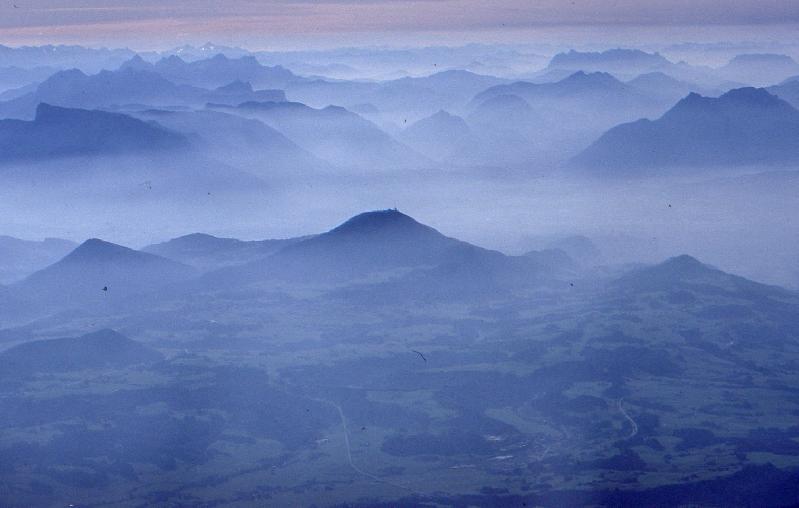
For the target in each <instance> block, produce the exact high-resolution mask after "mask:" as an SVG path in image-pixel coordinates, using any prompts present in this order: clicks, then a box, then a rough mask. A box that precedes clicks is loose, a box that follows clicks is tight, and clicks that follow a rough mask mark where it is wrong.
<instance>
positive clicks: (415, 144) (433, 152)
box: [399, 110, 472, 160]
mask: <svg viewBox="0 0 799 508" xmlns="http://www.w3.org/2000/svg"><path fill="white" fill-rule="evenodd" d="M471 135H472V131H471V129H470V128H469V125H468V124H467V123H466V121H465V120H464V119H463V118H461V117H459V116H457V115H452V114H450V113H448V112H447V111H444V110H441V111H439V112H437V113H435V114H433V115H431V116H429V117H426V118H422V119H421V120H419V121H417V122H414V123H413V124H411V125H410V126H408V127H407V128H406V129H405V130H403V131H402V132H401V133H400V135H399V139H400V141H402V142H404V143H406V144H407V145H408V146H410V147H412V148H413V149H414V150H417V151H418V152H419V153H422V154H424V155H426V156H428V157H430V158H431V159H435V160H447V159H449V158H450V157H453V156H455V155H457V153H458V152H459V151H461V150H463V149H464V145H465V144H466V143H468V140H469V138H470V136H471Z"/></svg>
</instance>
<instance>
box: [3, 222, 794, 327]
mask: <svg viewBox="0 0 799 508" xmlns="http://www.w3.org/2000/svg"><path fill="white" fill-rule="evenodd" d="M553 247H554V248H548V249H544V250H537V251H531V252H528V253H526V254H524V255H521V256H508V255H505V254H502V253H500V252H496V251H492V250H488V249H483V248H481V247H478V246H475V245H472V244H469V243H466V242H463V241H460V240H457V239H454V238H450V237H447V236H445V235H443V234H441V233H440V232H438V231H436V230H435V229H433V228H431V227H429V226H426V225H424V224H421V223H419V222H417V221H416V220H414V219H413V218H411V217H409V216H407V215H405V214H403V213H401V212H399V211H397V210H393V209H392V210H379V211H374V212H366V213H363V214H360V215H357V216H355V217H353V218H351V219H349V220H347V221H346V222H344V223H342V224H341V225H339V226H337V227H335V228H333V229H331V230H329V231H327V232H325V233H322V234H320V235H316V236H312V237H304V238H294V239H288V240H265V241H249V242H246V241H241V240H236V239H233V238H218V237H214V236H211V235H204V234H192V235H187V236H184V237H180V238H176V239H173V240H170V241H168V242H165V243H162V244H156V245H151V246H148V247H145V249H144V250H143V251H135V250H132V249H128V248H125V247H122V246H119V245H115V244H111V243H108V242H104V241H102V240H97V239H93V240H88V241H86V242H84V243H83V244H82V245H80V246H79V247H78V248H76V249H75V250H73V251H72V252H71V253H70V254H69V255H67V256H66V257H64V258H63V259H62V260H60V261H58V262H56V263H54V264H52V265H50V266H48V267H47V268H44V269H42V270H39V271H38V272H36V273H34V274H32V275H30V276H29V277H27V278H25V279H23V280H21V281H20V282H17V283H15V284H13V285H11V286H9V287H5V288H3V287H0V299H1V300H2V301H3V302H5V303H6V305H7V306H10V307H11V308H12V309H13V308H17V309H23V310H24V309H25V308H28V309H30V310H31V311H35V312H34V314H38V315H46V314H47V313H51V312H54V311H58V310H63V309H81V310H82V311H85V312H94V311H102V309H106V310H105V311H103V312H106V311H108V310H110V309H114V308H116V309H122V308H126V307H125V305H128V306H129V307H130V308H134V307H135V308H137V309H138V308H139V307H140V306H145V307H146V306H147V305H149V304H148V301H155V300H158V301H159V302H162V303H163V302H164V301H170V299H180V300H181V301H186V300H185V299H186V298H187V295H198V296H199V295H207V294H212V293H213V292H215V291H237V292H241V291H244V292H247V291H250V292H251V291H256V292H258V291H263V290H266V291H273V292H275V291H278V292H279V291H286V292H291V291H294V290H312V291H322V292H327V293H328V294H329V295H330V296H331V297H332V298H334V299H341V298H343V299H344V300H347V301H349V302H351V303H356V302H361V303H360V304H367V302H368V304H369V305H383V304H385V303H390V302H396V301H399V300H405V301H418V302H432V301H482V300H484V299H486V298H494V297H501V298H506V297H511V296H512V295H513V294H516V293H524V292H529V291H531V290H541V289H545V288H551V289H558V288H559V289H560V290H564V289H566V290H568V288H570V287H573V285H574V284H573V281H575V280H578V279H579V280H585V279H584V278H585V267H589V266H594V265H596V263H597V262H598V256H599V253H598V251H597V250H596V248H595V247H594V246H593V244H592V243H591V242H590V241H588V240H586V239H584V238H575V239H569V240H568V241H562V242H560V243H558V244H553ZM565 251H569V252H571V253H572V255H573V256H574V257H572V256H570V255H569V254H567V253H566V252H565ZM575 259H577V261H575ZM581 266H582V268H581ZM608 273H613V272H608ZM617 273H622V274H623V275H622V276H621V277H619V278H616V279H615V282H612V284H611V286H610V288H611V289H612V292H611V293H609V295H610V296H612V297H613V298H622V297H623V298H627V297H629V295H631V294H641V295H643V294H648V293H651V292H655V293H658V294H660V293H663V294H666V295H667V296H668V295H672V296H669V298H688V299H689V300H690V298H691V296H690V295H688V293H693V294H703V292H705V291H708V288H721V290H723V291H726V292H729V294H731V295H732V294H739V293H740V294H742V295H744V294H745V295H748V296H747V298H749V297H752V298H759V296H758V295H763V294H768V295H779V294H782V293H780V291H783V292H784V291H785V290H781V289H779V288H771V287H769V286H764V285H762V284H757V283H754V282H751V281H748V280H746V279H743V278H741V277H736V276H732V275H729V274H726V273H724V272H721V271H719V270H716V269H712V268H709V267H707V266H705V265H703V264H701V263H700V262H698V261H696V260H695V259H693V258H690V257H688V256H682V257H678V258H674V259H672V260H669V261H667V262H665V263H663V264H661V265H656V266H654V267H643V268H636V269H629V268H626V269H625V268H619V269H617ZM603 277H608V276H607V275H605V276H603ZM591 284H595V283H594V282H592V283H591ZM713 291H716V289H714V290H713ZM248 294H249V293H248ZM251 294H255V293H251ZM614 295H615V296H614ZM689 300H686V301H689ZM9 312H10V311H8V310H7V309H6V310H5V311H4V312H3V313H0V317H2V318H6V319H8V317H9V316H10V314H9ZM21 315H24V313H23V314H21ZM11 317H13V316H11ZM17 317H19V316H17Z"/></svg>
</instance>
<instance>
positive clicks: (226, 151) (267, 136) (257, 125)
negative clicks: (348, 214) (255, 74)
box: [132, 108, 330, 180]
mask: <svg viewBox="0 0 799 508" xmlns="http://www.w3.org/2000/svg"><path fill="white" fill-rule="evenodd" d="M215 109H217V108H212V109H204V110H199V111H171V110H159V109H150V110H146V111H140V112H135V113H132V115H133V116H135V117H136V118H139V119H142V120H146V121H148V122H157V123H158V124H159V125H162V126H164V127H166V128H168V129H170V130H173V131H175V132H180V133H182V134H184V135H185V136H186V137H187V139H188V140H189V142H190V143H191V144H192V147H193V148H194V149H195V150H197V151H199V152H202V153H205V154H207V155H208V156H209V157H212V158H215V159H219V160H224V161H227V162H229V163H234V164H235V165H236V166H237V167H239V168H241V169H243V170H245V171H247V172H249V173H252V174H253V175H256V176H258V177H262V178H266V179H270V180H274V179H276V178H284V177H291V176H298V175H308V174H310V173H313V172H314V171H320V170H321V171H327V170H329V166H330V164H329V163H327V162H325V161H323V160H322V159H320V158H318V157H315V156H314V155H313V154H311V153H310V152H309V151H307V150H305V149H303V148H301V147H300V146H298V145H297V143H295V142H293V141H292V140H290V139H288V138H287V137H286V136H285V135H284V134H282V133H281V132H278V131H277V130H276V129H274V128H272V127H270V126H269V125H267V124H266V123H264V122H262V121H260V120H257V119H253V118H245V117H243V116H242V115H238V114H233V113H232V112H225V111H234V110H230V109H224V111H222V110H219V111H217V110H215ZM219 109H223V108H219Z"/></svg>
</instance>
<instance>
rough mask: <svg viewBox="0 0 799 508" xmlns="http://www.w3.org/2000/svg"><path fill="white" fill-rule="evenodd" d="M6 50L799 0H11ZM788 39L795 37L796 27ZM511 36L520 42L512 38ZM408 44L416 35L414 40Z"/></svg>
mask: <svg viewBox="0 0 799 508" xmlns="http://www.w3.org/2000/svg"><path fill="white" fill-rule="evenodd" d="M2 2H3V3H2V4H0V6H1V7H0V43H5V44H22V43H43V42H87V43H103V42H106V43H109V44H112V43H114V42H122V43H134V44H135V43H136V42H137V41H138V42H140V43H142V44H151V45H152V44H156V43H158V42H163V43H164V44H167V45H168V44H172V43H179V42H181V41H182V40H185V41H195V42H196V41H201V40H206V39H208V40H211V39H213V40H215V41H220V42H225V41H231V42H241V41H242V40H264V41H269V40H277V39H280V38H285V39H292V38H293V39H302V38H314V37H327V38H339V39H341V40H342V41H344V40H347V39H355V38H357V36H359V35H363V34H378V33H379V34H383V35H382V37H383V41H382V42H385V39H388V40H390V39H391V38H392V35H386V34H394V36H395V37H396V38H398V39H402V38H403V36H407V35H408V34H424V33H448V34H474V33H482V32H484V33H493V34H495V35H496V34H502V33H507V34H517V33H525V32H526V31H527V32H529V31H539V32H541V33H546V32H547V31H549V32H552V31H553V30H561V29H564V30H565V29H566V27H568V28H569V29H571V30H575V29H585V30H594V31H599V32H601V31H603V30H605V31H611V30H616V29H623V28H625V27H626V28H630V27H645V29H646V30H649V31H650V32H652V31H655V32H659V33H662V34H665V35H664V36H665V37H668V34H669V32H670V31H673V30H678V29H680V27H691V29H692V30H693V32H694V33H697V34H699V35H701V34H702V33H703V30H704V29H707V30H710V31H713V30H715V31H718V27H720V26H732V25H737V26H739V27H740V26H743V27H751V30H752V33H753V34H755V33H758V34H761V35H763V34H765V35H768V33H769V32H770V31H771V30H770V29H766V28H765V27H770V26H772V25H782V28H783V30H785V27H790V29H794V28H795V27H796V25H797V24H799V0H493V1H481V0H261V1H255V0H226V1H212V0H177V1H175V0H172V1H156V0H135V1H134V0H110V1H100V0H2ZM784 33H790V30H787V31H785V32H784ZM508 37H510V38H512V35H509V36H508ZM406 38H407V37H406Z"/></svg>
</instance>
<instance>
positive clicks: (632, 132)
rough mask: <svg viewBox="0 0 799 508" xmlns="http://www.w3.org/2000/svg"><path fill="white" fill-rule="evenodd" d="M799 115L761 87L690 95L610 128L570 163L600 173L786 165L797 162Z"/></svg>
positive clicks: (788, 105) (798, 151) (798, 156)
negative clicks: (658, 112)
mask: <svg viewBox="0 0 799 508" xmlns="http://www.w3.org/2000/svg"><path fill="white" fill-rule="evenodd" d="M797 139H799V111H797V110H796V109H795V108H794V107H792V106H791V105H790V104H788V103H787V102H785V101H784V100H782V99H780V98H778V97H776V96H774V95H771V94H770V93H768V92H767V91H766V90H764V89H757V88H741V89H736V90H732V91H730V92H727V93H726V94H724V95H722V96H721V97H719V98H709V97H702V96H700V95H698V94H691V95H689V96H687V97H686V98H685V99H683V100H681V101H680V102H679V103H677V105H675V106H674V107H673V108H672V109H671V110H669V111H668V112H667V113H666V114H664V115H663V116H662V117H660V118H659V119H657V120H654V121H651V120H639V121H637V122H632V123H627V124H623V125H619V126H617V127H614V128H613V129H611V130H609V131H608V132H607V133H605V134H604V135H603V136H602V137H600V138H599V139H598V140H597V141H596V142H595V143H594V144H592V145H591V146H590V147H588V148H587V149H586V150H585V151H584V152H582V153H581V154H580V155H579V156H578V157H577V158H576V159H575V162H576V163H578V164H579V165H583V166H587V167H591V168H594V169H601V170H603V171H605V172H610V173H613V172H616V171H619V172H629V171H630V170H635V169H636V168H658V167H673V166H690V167H715V166H722V165H727V166H739V165H747V164H750V165H760V166H764V165H774V164H787V163H792V162H796V161H797V160H799V144H797V143H796V140H797Z"/></svg>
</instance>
